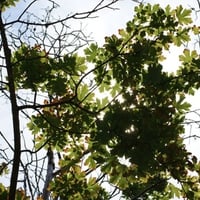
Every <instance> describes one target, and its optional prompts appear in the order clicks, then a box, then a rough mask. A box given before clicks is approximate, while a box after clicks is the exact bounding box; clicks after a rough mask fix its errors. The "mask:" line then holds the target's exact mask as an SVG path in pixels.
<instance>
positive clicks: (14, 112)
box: [0, 11, 21, 200]
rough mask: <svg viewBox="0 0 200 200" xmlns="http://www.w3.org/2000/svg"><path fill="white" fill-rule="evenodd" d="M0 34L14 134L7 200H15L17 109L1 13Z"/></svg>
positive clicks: (17, 158) (17, 167) (9, 51)
mask: <svg viewBox="0 0 200 200" xmlns="http://www.w3.org/2000/svg"><path fill="white" fill-rule="evenodd" d="M0 34H1V42H2V46H3V50H4V56H5V62H6V69H7V76H8V77H7V78H8V86H9V92H10V102H11V110H12V122H13V133H14V158H13V166H12V174H11V179H10V192H9V198H8V199H9V200H15V194H16V188H17V179H18V173H19V164H20V153H21V141H20V125H19V109H18V106H17V99H16V94H15V85H14V77H13V70H12V63H11V50H10V49H9V45H8V40H7V37H6V31H5V26H4V23H3V20H2V12H1V11H0Z"/></svg>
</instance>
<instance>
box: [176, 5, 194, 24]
mask: <svg viewBox="0 0 200 200" xmlns="http://www.w3.org/2000/svg"><path fill="white" fill-rule="evenodd" d="M191 12H192V10H191V9H184V8H183V7H182V5H180V6H178V7H177V8H176V17H177V18H178V21H179V23H180V24H181V25H183V24H191V23H192V18H191Z"/></svg>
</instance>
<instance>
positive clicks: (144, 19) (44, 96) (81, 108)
mask: <svg viewBox="0 0 200 200" xmlns="http://www.w3.org/2000/svg"><path fill="white" fill-rule="evenodd" d="M12 2H14V1H12ZM192 23H193V22H192V19H191V10H189V9H184V8H183V7H182V6H178V7H177V8H175V9H172V8H171V7H170V6H167V7H166V8H161V7H160V6H159V5H158V4H156V5H151V4H140V5H138V6H137V7H135V14H134V17H133V19H132V20H131V21H129V22H127V26H126V28H125V29H119V32H118V35H112V36H110V37H105V44H104V45H103V46H102V47H99V46H98V45H97V44H96V43H93V44H91V45H90V46H89V47H87V48H86V49H85V50H84V53H85V54H84V56H82V57H81V56H79V55H78V54H77V53H74V52H72V53H66V54H62V55H59V56H57V55H55V56H52V54H50V51H48V49H47V47H46V46H45V45H44V44H43V45H41V44H38V43H36V44H33V45H29V44H26V43H24V42H23V43H22V44H21V45H20V47H19V48H17V49H15V50H14V51H13V52H12V55H11V57H10V61H11V65H12V76H13V81H14V82H13V83H14V86H15V92H17V94H18V97H17V98H18V102H17V103H18V105H17V109H18V111H20V112H22V113H24V112H25V111H26V110H28V109H32V110H34V112H33V114H28V116H29V119H30V121H29V122H28V124H27V126H28V128H29V130H30V132H31V133H32V135H33V138H34V150H33V151H29V150H22V149H20V151H21V154H23V153H27V154H28V153H30V154H31V155H32V154H34V153H39V152H40V151H41V150H42V149H46V150H48V152H50V151H53V152H54V153H55V152H57V153H58V155H59V156H58V163H57V164H56V168H55V170H54V171H53V174H52V178H51V181H50V183H49V185H48V190H49V191H51V194H50V195H51V198H52V199H56V198H60V199H80V200H81V199H98V200H99V199H111V198H112V197H113V196H114V195H115V194H116V192H117V191H120V192H121V193H122V195H123V196H124V198H125V199H139V198H143V199H152V198H153V199H163V200H164V199H173V198H174V197H186V198H187V199H199V198H200V192H199V188H200V184H199V172H200V170H199V169H200V163H199V161H198V159H197V158H196V157H195V156H194V155H192V154H191V153H190V152H188V151H187V149H186V146H185V144H184V137H183V136H184V133H185V128H184V121H185V115H186V113H187V112H188V111H189V109H190V104H189V103H187V102H186V101H185V96H186V95H187V94H194V92H195V90H196V89H198V88H199V87H200V84H199V63H200V60H199V55H198V53H197V51H196V50H190V49H184V51H183V54H182V55H180V56H179V59H180V67H179V68H178V70H177V71H176V72H175V73H169V72H166V71H164V70H163V60H165V52H166V51H167V52H168V51H170V48H171V47H172V46H173V45H175V46H178V47H181V46H182V45H184V44H185V43H187V42H189V41H190V40H191V35H192V34H193V35H198V34H199V28H197V27H196V26H193V25H192ZM172 64H173V63H172ZM175 67H176V66H175ZM9 76H10V74H9V73H8V75H7V81H8V83H9V81H12V79H11V77H9ZM8 86H9V87H11V86H10V85H9V84H8ZM9 87H8V88H9ZM24 90H26V91H29V92H30V93H31V94H30V97H31V98H32V99H33V100H29V99H24V97H23V95H22V96H21V97H20V95H21V94H22V92H23V91H24ZM10 92H12V91H11V90H10ZM39 95H40V96H39ZM11 97H12V96H11ZM19 100H20V101H19ZM24 137H25V136H24ZM48 155H50V154H47V156H48ZM48 164H49V162H48ZM21 165H22V166H21V167H22V168H23V164H21ZM4 166H5V163H2V164H1V168H2V170H1V171H2V172H3V169H6V168H5V167H4ZM1 168H0V169H1ZM41 170H42V169H41ZM38 173H39V172H37V173H36V176H37V175H38ZM96 174H97V175H96ZM173 180H176V181H177V182H178V184H179V185H177V184H174V181H173ZM105 182H106V183H107V184H110V185H112V187H113V192H111V193H109V191H107V190H106V189H105ZM7 192H8V191H7V189H6V188H5V187H4V186H3V185H0V197H1V198H5V195H7ZM24 192H25V191H24V190H17V195H18V196H19V199H25V196H26V195H27V194H26V193H24ZM30 192H31V191H30V188H29V191H28V193H30ZM37 192H38V193H39V192H41V191H37ZM32 195H33V194H32ZM33 196H34V195H33ZM42 198H43V199H45V198H44V196H38V199H42Z"/></svg>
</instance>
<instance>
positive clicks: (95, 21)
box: [0, 0, 200, 182]
mask: <svg viewBox="0 0 200 200" xmlns="http://www.w3.org/2000/svg"><path fill="white" fill-rule="evenodd" d="M21 2H23V1H21ZM39 2H40V3H43V2H46V1H39ZM56 2H57V3H58V4H60V5H61V7H60V8H59V13H55V15H60V16H62V15H66V14H70V13H72V12H75V13H76V12H82V11H86V10H88V8H93V6H94V5H96V3H97V2H99V1H97V0H58V1H56ZM145 2H149V3H151V4H154V3H159V4H161V5H162V6H165V5H167V4H170V6H171V7H176V5H178V4H181V5H183V7H195V8H196V7H197V3H196V0H191V1H187V0H179V1H175V0H168V1H158V0H146V1H145ZM188 2H189V3H188ZM135 5H137V3H135V2H133V1H131V0H121V1H120V2H119V3H118V4H116V6H115V7H116V8H119V10H112V9H106V10H103V11H100V12H99V13H98V14H95V15H94V16H96V17H95V18H92V19H88V20H82V21H79V22H78V21H77V22H74V21H73V24H72V25H73V26H74V27H80V24H81V26H82V27H84V30H85V31H86V32H87V33H88V35H90V36H91V38H93V40H94V41H96V42H98V44H99V45H100V46H101V45H103V43H104V38H105V36H109V35H112V34H117V32H118V29H121V28H125V26H126V22H127V21H129V20H131V19H132V17H133V14H134V13H133V10H134V6H135ZM37 6H38V5H35V6H34V7H33V10H34V11H37V12H42V11H41V10H42V8H45V6H46V5H45V3H43V6H41V5H40V10H38V9H37ZM22 8H23V3H19V4H18V6H17V9H14V10H12V9H11V10H10V11H9V13H6V15H7V16H9V17H10V18H13V19H14V18H15V17H16V16H18V14H19V13H20V12H21V9H22ZM13 11H14V12H13ZM40 14H41V13H40ZM97 16H98V17H97ZM69 23H70V22H69ZM70 25H71V24H70ZM182 50H183V49H181V48H172V49H171V50H170V52H169V53H168V54H167V61H165V63H164V69H165V70H169V71H174V70H175V68H176V66H178V64H179V61H178V54H180V53H181V52H182ZM199 97H200V92H199V91H198V92H197V94H196V95H195V96H194V97H188V100H189V101H190V102H191V104H192V109H198V108H200V106H199ZM0 102H1V105H0V113H1V120H0V127H1V128H0V131H2V132H3V133H4V134H6V135H8V138H9V139H11V138H10V136H12V129H11V126H10V124H11V115H10V107H9V106H8V101H6V100H5V99H3V100H2V99H1V100H0ZM2 116H3V117H2ZM194 116H195V115H194V114H192V115H191V116H189V117H192V118H193V117H194ZM197 117H199V116H197ZM199 131H200V129H199V127H196V126H194V127H192V134H193V133H195V134H199ZM186 132H187V134H190V132H191V129H190V127H187V128H186ZM199 142H200V141H199V140H198V139H188V140H187V141H186V144H187V148H188V149H189V150H190V151H192V152H194V153H195V154H197V155H198V157H199V158H200V151H198V150H197V149H198V146H199ZM0 148H1V143H0ZM0 182H1V179H0Z"/></svg>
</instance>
